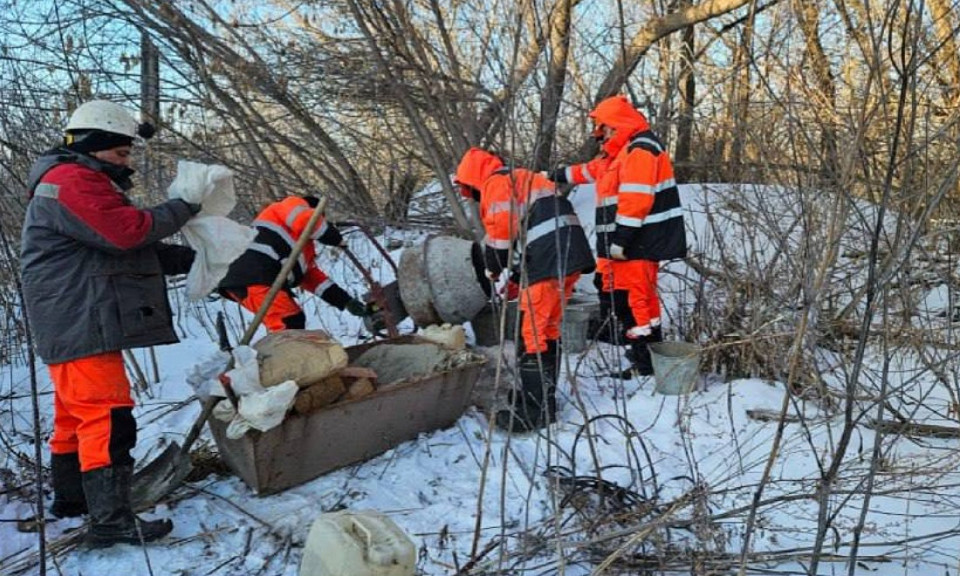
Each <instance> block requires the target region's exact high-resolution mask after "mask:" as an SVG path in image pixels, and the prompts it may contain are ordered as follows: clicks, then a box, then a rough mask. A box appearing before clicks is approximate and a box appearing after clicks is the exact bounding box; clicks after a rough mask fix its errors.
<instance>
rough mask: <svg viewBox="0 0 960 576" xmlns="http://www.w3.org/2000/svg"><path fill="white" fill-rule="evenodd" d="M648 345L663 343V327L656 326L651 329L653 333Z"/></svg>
mask: <svg viewBox="0 0 960 576" xmlns="http://www.w3.org/2000/svg"><path fill="white" fill-rule="evenodd" d="M649 342H650V343H654V342H663V326H661V325H660V324H657V325H656V326H654V327H653V333H652V334H650V340H649Z"/></svg>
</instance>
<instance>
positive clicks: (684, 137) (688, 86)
mask: <svg viewBox="0 0 960 576" xmlns="http://www.w3.org/2000/svg"><path fill="white" fill-rule="evenodd" d="M694 32H695V30H694V27H693V26H687V27H686V28H685V29H684V30H683V47H682V48H681V50H680V76H679V77H678V78H677V84H678V88H679V90H680V113H679V114H678V117H677V147H676V150H675V151H674V161H675V162H676V176H677V179H678V180H679V181H681V182H687V181H689V180H690V177H691V175H692V173H693V168H692V166H691V162H692V154H691V149H692V143H693V110H694V107H695V106H696V97H697V80H696V76H694V70H693V64H694V55H695V54H696V36H695V34H694Z"/></svg>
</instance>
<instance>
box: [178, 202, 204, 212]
mask: <svg viewBox="0 0 960 576" xmlns="http://www.w3.org/2000/svg"><path fill="white" fill-rule="evenodd" d="M180 201H181V202H183V203H184V204H186V205H187V209H188V210H190V214H191V215H192V216H196V215H197V213H199V212H200V210H201V209H203V206H201V205H200V204H194V203H193V202H187V201H186V200H184V199H183V198H180Z"/></svg>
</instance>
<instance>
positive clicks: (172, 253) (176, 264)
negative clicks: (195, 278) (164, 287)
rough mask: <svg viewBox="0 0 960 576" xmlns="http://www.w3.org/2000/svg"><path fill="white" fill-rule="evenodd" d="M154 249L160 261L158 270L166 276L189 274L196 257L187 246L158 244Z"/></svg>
mask: <svg viewBox="0 0 960 576" xmlns="http://www.w3.org/2000/svg"><path fill="white" fill-rule="evenodd" d="M156 247H157V257H158V258H159V259H160V269H161V270H163V273H164V274H165V275H167V276H173V275H176V274H186V273H187V272H189V271H190V267H191V266H192V265H193V260H194V258H196V255H197V253H196V252H194V251H193V248H190V247H189V246H180V245H177V244H164V243H162V242H158V243H157V245H156Z"/></svg>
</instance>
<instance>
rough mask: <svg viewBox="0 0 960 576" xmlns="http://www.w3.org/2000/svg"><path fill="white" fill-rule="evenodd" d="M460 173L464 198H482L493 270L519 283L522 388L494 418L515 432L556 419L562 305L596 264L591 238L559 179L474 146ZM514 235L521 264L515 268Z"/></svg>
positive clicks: (491, 274)
mask: <svg viewBox="0 0 960 576" xmlns="http://www.w3.org/2000/svg"><path fill="white" fill-rule="evenodd" d="M454 181H455V182H456V184H457V185H458V186H459V187H460V193H461V194H462V195H463V196H464V197H465V198H469V199H472V200H474V201H476V202H479V203H480V216H481V218H482V221H483V227H484V229H485V231H486V236H485V238H484V240H483V244H484V246H483V249H484V263H485V266H486V270H487V277H488V278H490V279H491V280H493V281H496V280H497V279H498V278H499V277H500V275H501V274H502V273H504V272H507V273H508V274H510V276H511V278H510V282H511V283H513V282H519V283H520V286H519V294H518V296H519V304H520V312H521V314H522V319H521V330H522V343H520V344H518V349H519V347H520V346H522V348H523V354H522V355H521V356H520V358H519V361H518V368H519V373H520V390H519V391H518V392H516V393H514V394H512V396H511V405H512V407H511V409H510V410H503V411H500V412H498V413H497V415H496V424H497V426H499V427H500V428H503V429H505V430H509V431H513V432H516V431H529V430H535V429H538V428H542V427H543V426H546V425H547V424H549V423H551V422H554V421H555V420H556V412H557V401H556V385H557V371H558V362H559V354H560V348H559V339H560V324H561V321H562V317H563V306H564V303H565V302H566V301H567V299H569V297H570V294H571V293H572V291H573V286H574V284H576V282H577V279H578V278H579V277H580V274H581V273H583V272H590V271H592V270H593V268H594V261H593V255H592V254H591V251H590V244H589V241H588V240H587V236H586V234H585V233H584V231H583V228H582V227H581V226H580V221H579V220H578V219H577V215H576V214H575V213H574V210H573V206H572V205H571V204H570V201H569V200H567V199H566V198H565V197H563V196H561V195H558V194H557V192H556V188H555V187H554V185H553V183H551V182H550V181H548V180H547V179H546V178H543V177H542V176H540V175H538V174H535V173H533V172H531V171H529V170H525V169H523V168H514V169H511V168H508V167H506V166H504V163H503V160H501V159H500V158H499V157H498V156H496V155H495V154H492V153H490V152H488V151H486V150H483V149H480V148H471V149H470V150H468V151H467V153H466V154H464V156H463V159H461V161H460V164H459V166H458V167H457V172H456V175H455V178H454ZM515 243H516V244H517V247H516V251H517V252H519V254H520V257H519V259H518V261H519V263H520V264H519V266H518V267H517V268H514V269H513V270H511V266H510V261H509V260H508V258H509V256H510V253H511V248H512V247H513V246H514V245H515ZM523 272H525V274H524V273H523Z"/></svg>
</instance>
